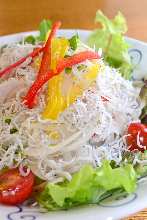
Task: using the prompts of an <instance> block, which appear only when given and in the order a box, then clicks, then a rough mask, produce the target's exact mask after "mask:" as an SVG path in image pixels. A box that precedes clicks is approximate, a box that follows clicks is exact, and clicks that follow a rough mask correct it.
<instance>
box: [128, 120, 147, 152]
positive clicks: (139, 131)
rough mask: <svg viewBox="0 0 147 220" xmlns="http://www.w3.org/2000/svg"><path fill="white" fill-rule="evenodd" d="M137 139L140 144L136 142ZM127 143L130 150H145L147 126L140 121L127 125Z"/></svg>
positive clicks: (146, 146)
mask: <svg viewBox="0 0 147 220" xmlns="http://www.w3.org/2000/svg"><path fill="white" fill-rule="evenodd" d="M137 139H139V143H140V144H138V141H137ZM127 145H128V147H129V150H130V151H133V150H139V151H141V152H144V150H147V126H146V125H144V124H141V123H131V124H130V125H129V127H128V136H127ZM142 146H144V147H142Z"/></svg>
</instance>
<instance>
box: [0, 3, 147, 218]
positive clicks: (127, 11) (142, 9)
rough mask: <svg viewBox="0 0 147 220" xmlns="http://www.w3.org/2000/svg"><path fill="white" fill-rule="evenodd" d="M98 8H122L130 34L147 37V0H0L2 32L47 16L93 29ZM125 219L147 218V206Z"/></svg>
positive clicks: (28, 27)
mask: <svg viewBox="0 0 147 220" xmlns="http://www.w3.org/2000/svg"><path fill="white" fill-rule="evenodd" d="M97 9H101V10H103V12H104V13H106V15H108V16H109V17H113V16H114V15H115V14H116V13H117V12H118V11H119V10H120V11H121V12H122V13H123V14H124V15H125V17H126V18H127V22H128V33H127V35H128V36H130V37H133V38H137V39H140V40H143V41H147V0H141V1H139V0H124V1H123V0H111V1H110V0H91V1H89V0H84V1H83V0H70V1H68V0H54V1H52V0H42V1H40V0H31V1H30V0H25V1H20V0H13V1H12V0H0V36H1V35H5V34H11V33H17V32H23V31H29V30H35V29H37V28H38V24H39V22H40V21H41V20H42V19H43V18H49V19H51V20H52V21H55V20H61V21H62V22H63V26H62V27H63V28H76V29H77V28H81V29H93V28H95V27H96V26H95V24H94V17H95V13H96V10H97ZM123 220H124V219H123ZM125 220H147V209H146V210H144V211H142V212H139V213H137V214H135V215H134V216H132V217H129V218H127V219H125Z"/></svg>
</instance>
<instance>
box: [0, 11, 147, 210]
mask: <svg viewBox="0 0 147 220" xmlns="http://www.w3.org/2000/svg"><path fill="white" fill-rule="evenodd" d="M96 22H100V23H101V24H102V27H101V28H99V29H96V30H95V31H93V32H92V33H91V35H90V36H89V39H88V42H87V44H85V43H83V42H82V41H81V40H80V39H79V36H78V35H77V34H75V35H74V36H72V37H71V38H69V39H68V38H66V37H57V35H56V33H57V30H58V29H59V28H60V26H61V22H59V21H57V22H55V23H53V24H52V22H51V21H49V20H43V21H42V22H41V24H40V28H39V29H40V32H39V34H38V36H27V37H24V39H23V40H22V41H21V42H17V43H13V44H11V45H5V46H3V47H2V48H1V50H0V203H1V204H7V205H16V204H20V203H23V202H25V201H29V202H30V201H31V204H34V203H35V204H36V205H38V206H40V207H43V208H46V209H47V210H49V211H50V210H60V209H69V208H72V207H74V206H78V205H84V204H98V203H99V202H100V201H101V200H102V199H104V198H106V197H107V196H109V195H113V194H115V195H120V194H129V193H132V192H134V191H135V190H136V187H137V181H138V179H139V178H140V177H142V176H145V175H146V174H147V169H146V164H147V124H146V115H147V112H146V110H147V98H146V79H145V77H144V79H142V83H141V87H137V86H135V85H134V82H133V81H132V80H131V75H132V70H133V68H134V67H133V65H132V63H131V58H130V56H129V53H128V49H129V47H130V45H128V43H127V42H126V41H125V38H124V33H125V32H126V30H127V26H126V21H125V18H124V17H123V15H122V14H121V13H118V15H117V16H116V17H115V18H114V19H112V20H109V19H108V18H107V17H106V16H105V15H104V14H103V13H102V12H101V11H98V12H97V14H96Z"/></svg>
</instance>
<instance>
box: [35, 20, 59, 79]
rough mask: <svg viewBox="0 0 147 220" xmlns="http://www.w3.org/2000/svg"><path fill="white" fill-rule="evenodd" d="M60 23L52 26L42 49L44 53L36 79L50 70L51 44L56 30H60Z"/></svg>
mask: <svg viewBox="0 0 147 220" xmlns="http://www.w3.org/2000/svg"><path fill="white" fill-rule="evenodd" d="M60 26H61V22H60V21H57V22H55V23H54V24H53V26H52V29H51V32H50V34H49V37H48V39H47V42H46V44H45V47H44V53H43V56H42V61H41V65H40V69H39V73H38V76H37V78H39V77H41V76H42V75H43V74H44V73H46V72H48V71H49V70H50V64H51V42H52V39H53V38H54V36H55V34H56V32H57V30H58V29H59V28H60Z"/></svg>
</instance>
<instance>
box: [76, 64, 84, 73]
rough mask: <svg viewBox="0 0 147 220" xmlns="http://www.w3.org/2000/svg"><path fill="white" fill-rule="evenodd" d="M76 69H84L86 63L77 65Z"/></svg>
mask: <svg viewBox="0 0 147 220" xmlns="http://www.w3.org/2000/svg"><path fill="white" fill-rule="evenodd" d="M77 69H78V70H79V71H82V70H85V69H86V65H84V64H81V65H79V66H78V67H77Z"/></svg>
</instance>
